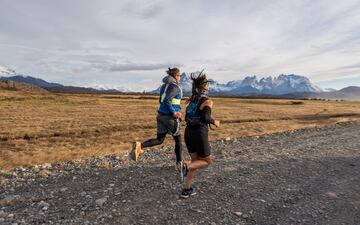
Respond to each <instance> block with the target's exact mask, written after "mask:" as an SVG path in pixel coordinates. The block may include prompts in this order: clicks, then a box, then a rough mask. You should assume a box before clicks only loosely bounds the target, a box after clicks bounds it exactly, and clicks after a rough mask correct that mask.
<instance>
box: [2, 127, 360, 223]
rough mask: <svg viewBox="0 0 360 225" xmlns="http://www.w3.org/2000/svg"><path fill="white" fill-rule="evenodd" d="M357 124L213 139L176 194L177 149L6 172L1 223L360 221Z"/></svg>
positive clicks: (359, 136)
mask: <svg viewBox="0 0 360 225" xmlns="http://www.w3.org/2000/svg"><path fill="white" fill-rule="evenodd" d="M359 139H360V123H343V124H337V125H333V126H329V127H325V128H315V129H303V130H297V131H293V132H284V133H278V134H272V135H267V136H260V137H245V138H239V139H237V140H231V141H225V142H214V143H212V148H213V154H214V155H215V157H216V160H215V162H214V164H213V165H212V166H211V167H209V168H208V169H206V170H204V171H201V172H199V173H198V176H197V178H196V183H195V185H196V187H197V189H198V194H197V195H196V196H193V197H192V198H190V199H187V200H181V199H179V197H178V196H179V191H180V188H181V186H180V184H179V182H178V180H177V177H176V174H175V172H174V171H173V169H172V168H173V160H174V156H173V153H172V149H169V148H162V149H152V150H149V151H147V152H146V153H145V155H143V157H142V158H141V159H140V161H139V162H138V163H134V162H129V161H127V160H125V159H121V158H118V157H115V156H109V157H105V158H92V159H87V160H86V163H85V164H83V165H78V164H77V163H76V162H67V163H62V164H56V165H46V166H43V167H39V168H35V169H33V170H27V169H17V170H16V171H14V173H13V174H2V175H1V181H2V184H1V185H0V199H1V200H0V223H1V224H13V223H17V224H43V223H44V224H264V225H265V224H266V225H269V224H284V225H289V224H360V140H359Z"/></svg>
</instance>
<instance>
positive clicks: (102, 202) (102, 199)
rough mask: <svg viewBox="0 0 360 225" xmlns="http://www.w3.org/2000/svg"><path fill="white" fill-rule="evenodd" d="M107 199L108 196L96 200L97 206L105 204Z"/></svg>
mask: <svg viewBox="0 0 360 225" xmlns="http://www.w3.org/2000/svg"><path fill="white" fill-rule="evenodd" d="M106 201H107V198H99V199H97V200H96V201H95V203H96V205H97V206H103V205H104V204H105V202H106Z"/></svg>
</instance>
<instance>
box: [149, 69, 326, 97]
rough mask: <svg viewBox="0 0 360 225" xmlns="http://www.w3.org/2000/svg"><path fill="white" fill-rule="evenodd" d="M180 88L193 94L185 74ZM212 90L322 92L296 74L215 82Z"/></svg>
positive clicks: (266, 93)
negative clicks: (223, 82)
mask: <svg viewBox="0 0 360 225" xmlns="http://www.w3.org/2000/svg"><path fill="white" fill-rule="evenodd" d="M180 86H181V87H182V88H183V91H184V92H185V93H191V89H192V81H191V79H190V77H189V76H187V75H186V74H185V73H183V74H182V75H181V79H180ZM210 89H211V92H212V93H218V94H230V95H251V94H265V95H282V94H287V93H298V92H312V93H318V92H322V89H321V88H319V87H317V86H316V85H314V84H312V83H311V81H310V80H309V79H308V78H307V77H305V76H300V75H295V74H290V75H284V74H281V75H279V76H277V77H272V76H268V77H264V78H261V79H260V80H258V78H257V77H256V76H247V77H245V78H244V79H243V80H235V81H229V82H227V83H225V84H221V83H219V82H217V81H213V83H212V84H211V85H210ZM159 90H160V89H159V88H158V89H156V90H154V91H153V92H159Z"/></svg>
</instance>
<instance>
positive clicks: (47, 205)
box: [39, 201, 50, 210]
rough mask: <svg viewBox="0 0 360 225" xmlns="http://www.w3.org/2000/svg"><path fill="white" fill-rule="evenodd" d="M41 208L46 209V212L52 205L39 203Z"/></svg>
mask: <svg viewBox="0 0 360 225" xmlns="http://www.w3.org/2000/svg"><path fill="white" fill-rule="evenodd" d="M39 206H40V207H42V208H43V209H44V208H46V210H47V209H48V208H49V206H50V204H49V203H47V202H44V201H41V202H39Z"/></svg>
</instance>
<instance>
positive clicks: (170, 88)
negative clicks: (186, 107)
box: [158, 76, 183, 116]
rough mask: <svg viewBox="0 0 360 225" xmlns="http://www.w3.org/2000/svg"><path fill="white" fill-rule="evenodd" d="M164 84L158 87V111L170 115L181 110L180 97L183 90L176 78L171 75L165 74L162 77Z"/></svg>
mask: <svg viewBox="0 0 360 225" xmlns="http://www.w3.org/2000/svg"><path fill="white" fill-rule="evenodd" d="M163 82H164V84H163V85H162V86H161V88H160V98H159V102H160V108H159V110H158V112H159V113H161V114H164V115H169V116H172V115H174V113H175V112H181V105H180V103H181V98H182V97H183V92H182V89H181V87H179V85H178V83H177V82H176V79H175V78H174V77H172V76H166V77H164V79H163Z"/></svg>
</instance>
